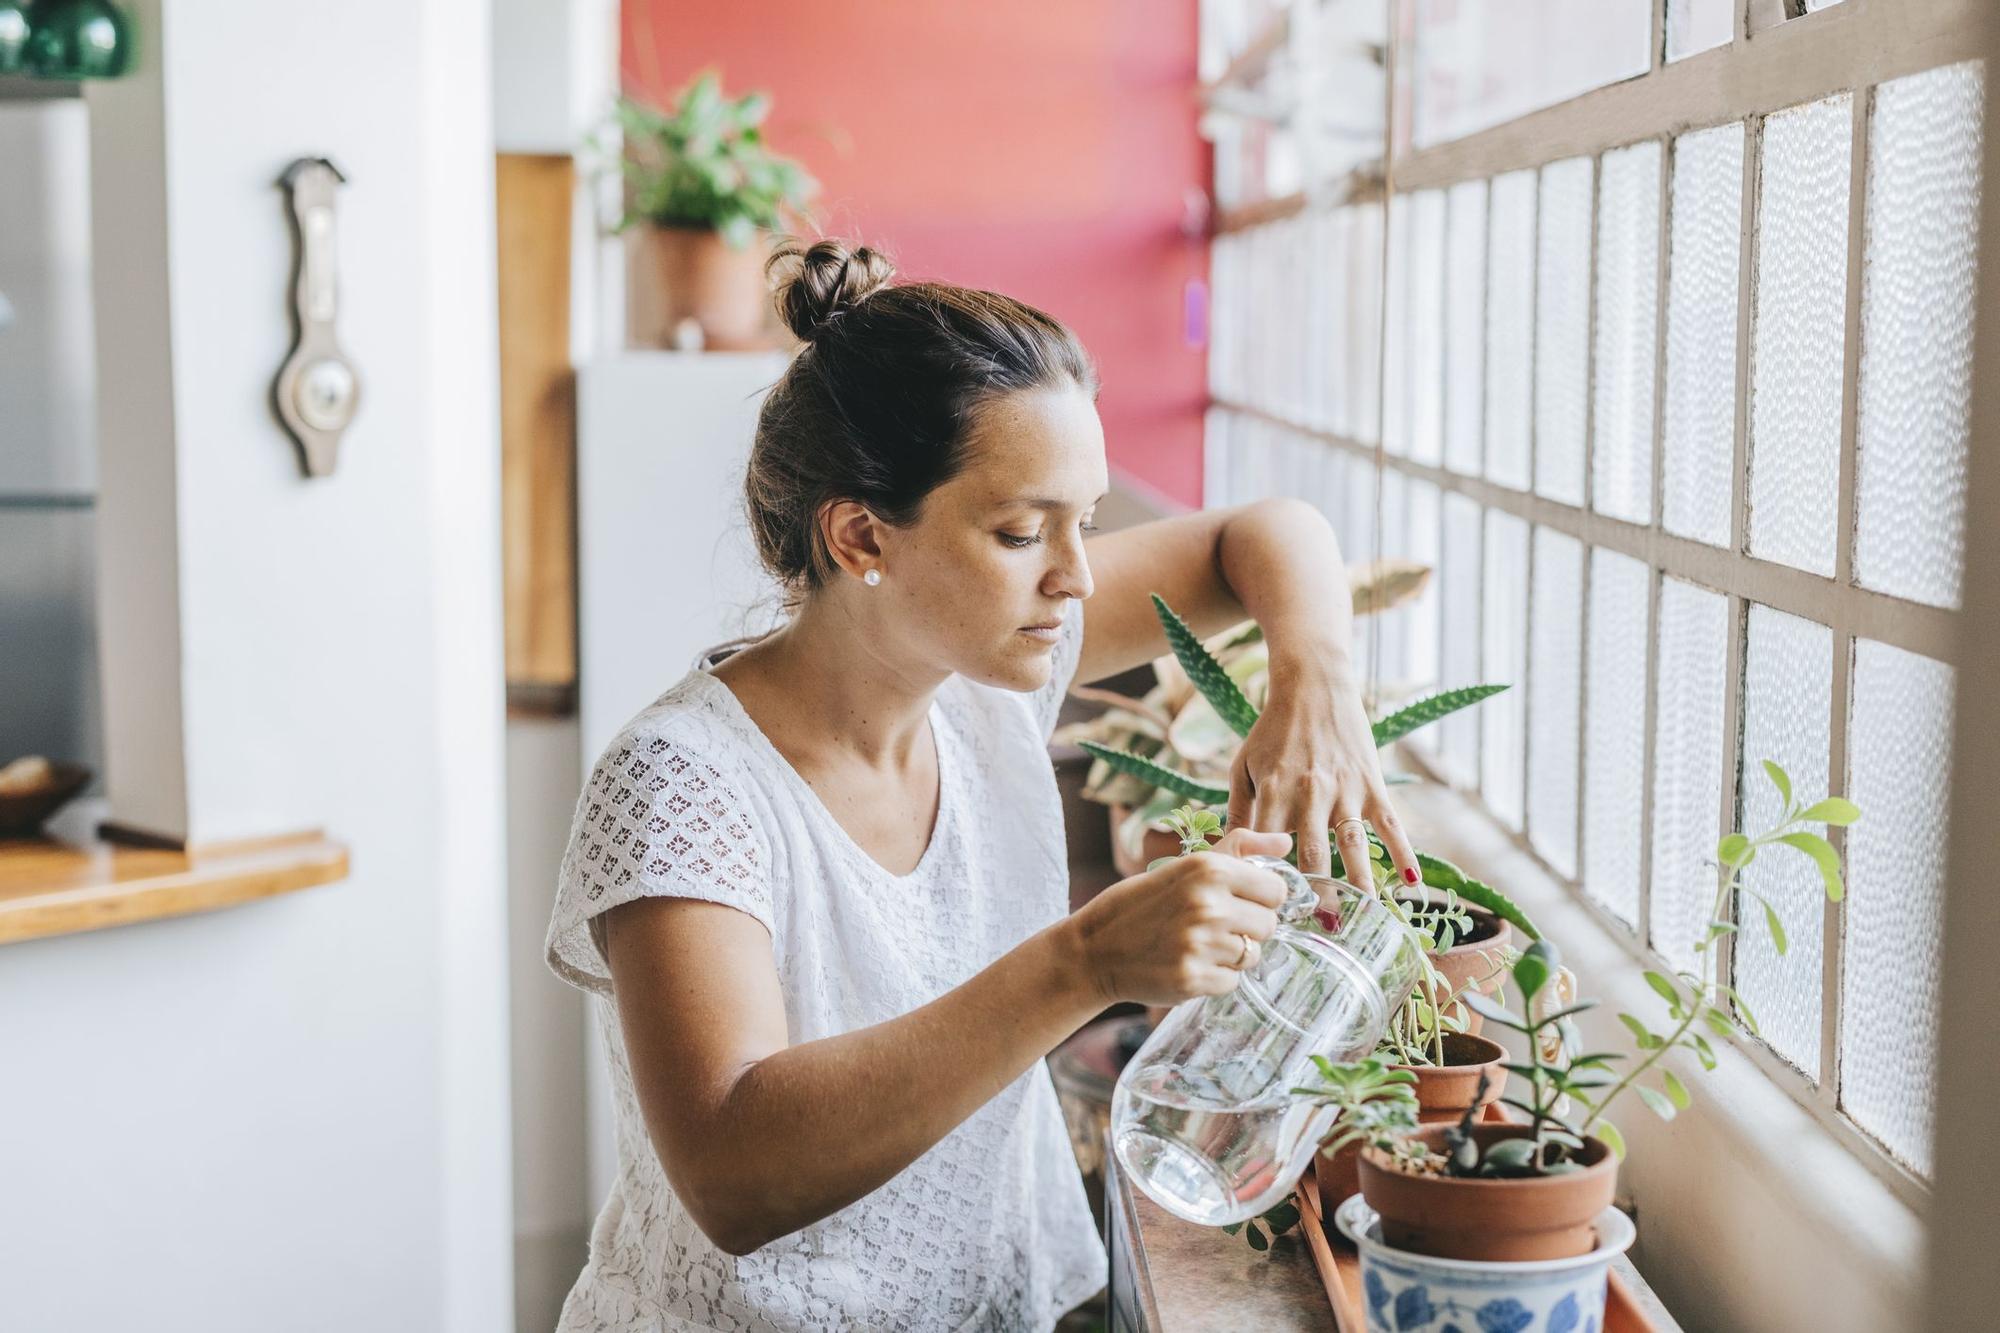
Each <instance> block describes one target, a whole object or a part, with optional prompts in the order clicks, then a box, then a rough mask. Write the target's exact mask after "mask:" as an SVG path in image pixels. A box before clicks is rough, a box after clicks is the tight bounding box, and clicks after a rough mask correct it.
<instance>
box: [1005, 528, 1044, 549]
mask: <svg viewBox="0 0 2000 1333" xmlns="http://www.w3.org/2000/svg"><path fill="white" fill-rule="evenodd" d="M1041 539H1042V534H1041V533H1039V532H1034V533H1030V534H1028V535H1027V536H1025V537H1022V536H1019V535H1017V534H1015V533H1012V532H1003V533H1001V534H1000V540H1001V541H1003V542H1005V543H1007V545H1009V546H1011V547H1013V548H1014V549H1015V550H1020V549H1021V548H1022V547H1024V546H1033V545H1034V544H1035V543H1036V542H1038V541H1040V540H1041Z"/></svg>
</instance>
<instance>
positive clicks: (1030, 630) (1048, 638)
mask: <svg viewBox="0 0 2000 1333" xmlns="http://www.w3.org/2000/svg"><path fill="white" fill-rule="evenodd" d="M1021 633H1023V634H1025V635H1027V636H1028V637H1029V638H1031V639H1034V640H1036V641H1037V642H1039V643H1054V642H1055V641H1056V640H1057V639H1058V638H1060V637H1061V636H1062V626H1061V625H1060V624H1055V625H1023V626H1021Z"/></svg>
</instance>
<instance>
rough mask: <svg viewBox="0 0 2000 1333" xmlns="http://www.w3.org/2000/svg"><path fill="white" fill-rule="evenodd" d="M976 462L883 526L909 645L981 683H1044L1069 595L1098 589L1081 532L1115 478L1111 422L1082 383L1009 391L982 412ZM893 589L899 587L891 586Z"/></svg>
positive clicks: (972, 458) (973, 443)
mask: <svg viewBox="0 0 2000 1333" xmlns="http://www.w3.org/2000/svg"><path fill="white" fill-rule="evenodd" d="M967 449H968V452H967V459H968V462H967V465H966V467H965V468H964V470H963V471H961V472H960V473H959V474H958V475H957V476H956V477H954V478H952V479H951V480H950V481H948V482H946V483H945V484H944V485H942V486H940V487H938V488H937V489H936V490H934V491H932V492H931V493H930V494H929V495H928V496H926V497H925V499H924V504H923V509H922V511H921V514H920V516H919V517H918V519H917V521H916V522H915V523H913V524H911V525H910V526H908V527H905V528H888V527H884V528H880V529H878V533H879V537H878V540H879V541H880V543H881V547H882V564H883V571H884V573H885V575H886V577H885V578H884V579H883V581H882V584H881V586H880V587H877V588H874V589H870V590H869V591H870V594H871V595H878V594H885V593H886V594H889V595H891V596H893V597H894V598H895V603H894V609H895V610H896V612H897V613H898V615H897V617H896V624H897V625H898V628H899V630H900V631H901V633H900V634H899V637H902V638H904V639H905V644H904V646H905V647H906V648H907V649H908V650H909V651H910V652H911V654H912V655H913V656H914V657H916V658H918V659H919V660H921V661H923V662H924V663H925V664H926V665H927V666H931V667H935V668H941V669H944V670H949V671H956V672H959V673H960V674H962V675H965V676H969V677H971V678H972V679H973V680H976V681H979V682H981V683H982V684H987V685H994V686H998V687H999V688H1001V689H1008V690H1032V689H1036V688H1039V687H1040V686H1041V685H1043V684H1045V683H1047V681H1048V678H1049V671H1050V662H1051V657H1052V650H1053V649H1054V647H1055V640H1056V632H1055V629H1054V628H1053V627H1054V625H1055V624H1056V622H1057V621H1059V620H1061V619H1062V618H1063V617H1064V616H1065V614H1071V612H1070V611H1069V603H1070V602H1071V601H1072V600H1077V599H1081V598H1085V597H1088V596H1090V590H1091V584H1090V569H1089V566H1088V564H1087V563H1086V562H1085V560H1084V554H1083V534H1084V532H1085V531H1086V529H1087V528H1088V526H1089V524H1090V521H1091V516H1092V514H1093V513H1094V512H1095V510H1096V508H1097V502H1098V501H1099V500H1101V499H1103V498H1104V493H1105V491H1106V489H1107V488H1108V487H1107V481H1106V474H1105V467H1104V428H1103V427H1102V425H1100V424H1099V422H1098V419H1097V408H1096V406H1095V405H1094V404H1093V403H1092V402H1091V400H1090V398H1089V396H1088V395H1086V394H1085V393H1084V391H1083V390H1082V389H1080V388H1075V387H1071V388H1066V389H1035V390H1025V391H1022V392H1019V393H1013V394H1008V395H1006V396H1005V397H1002V398H998V399H995V400H993V401H992V402H990V403H988V404H987V405H986V406H985V407H984V408H983V409H982V410H981V411H980V412H979V414H978V418H977V421H976V423H975V425H974V427H973V431H972V436H971V438H970V440H969V441H968V442H967ZM892 589H893V592H892V591H891V590H892Z"/></svg>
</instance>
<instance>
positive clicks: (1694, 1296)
mask: <svg viewBox="0 0 2000 1333" xmlns="http://www.w3.org/2000/svg"><path fill="white" fill-rule="evenodd" d="M1395 800H1396V805H1397V809H1398V811H1399V813H1400V814H1401V815H1402V816H1403V819H1404V822H1405V824H1406V825H1407V826H1408V829H1409V833H1410V837H1411V841H1412V842H1414V843H1415V844H1416V845H1417V846H1419V847H1422V848H1424V849H1425V850H1426V851H1430V852H1434V853H1436V854H1437V855H1440V856H1444V857H1448V858H1450V859H1451V860H1453V861H1455V862H1457V863H1458V864H1460V865H1463V866H1465V867H1466V868H1467V870H1468V871H1470V872H1472V873H1474V874H1476V875H1478V876H1479V877H1480V878H1481V879H1484V880H1487V881H1488V882H1490V883H1492V884H1494V885H1496V886H1497V887H1499V888H1501V889H1502V890H1503V891H1504V892H1506V893H1507V894H1508V895H1509V896H1510V897H1512V898H1513V899H1514V900H1515V901H1516V902H1518V903H1520V904H1521V906H1522V908H1523V909H1524V910H1526V911H1527V912H1528V914H1529V915H1530V916H1532V917H1534V919H1535V921H1536V923H1537V924H1538V925H1539V926H1541V928H1542V929H1543V930H1544V931H1545V932H1546V933H1547V934H1548V935H1549V936H1550V937H1551V938H1552V939H1554V940H1555V941H1556V942H1557V943H1558V944H1559V945H1560V946H1561V948H1562V951H1563V961H1564V962H1565V963H1566V964H1567V965H1568V966H1569V967H1570V968H1571V970H1572V971H1574V972H1575V973H1576V975H1577V979H1578V988H1579V991H1580V993H1581V995H1582V996H1583V997H1585V998H1590V999H1596V1000H1599V1001H1601V1002H1602V1003H1601V1005H1600V1007H1599V1008H1598V1009H1596V1010H1593V1011H1591V1012H1590V1013H1588V1014H1586V1015H1583V1016H1582V1022H1581V1023H1580V1026H1581V1027H1582V1028H1583V1030H1584V1042H1585V1045H1587V1046H1589V1047H1591V1048H1592V1049H1607V1050H1627V1049H1630V1044H1631V1043H1630V1034H1629V1033H1627V1032H1626V1031H1625V1029H1624V1027H1623V1026H1622V1025H1620V1024H1619V1023H1618V1021H1617V1018H1616V1015H1617V1013H1618V1011H1619V1010H1621V1009H1623V1010H1627V1011H1629V1012H1631V1013H1633V1014H1637V1015H1642V1016H1651V1015H1654V1014H1655V1013H1656V1011H1657V1010H1658V1009H1659V1007H1660V1000H1659V997H1657V996H1656V995H1654V994H1653V992H1652V991H1651V990H1650V989H1649V988H1648V987H1647V986H1646V984H1645V983H1644V981H1643V980H1642V978H1641V975H1640V974H1641V970H1642V967H1641V964H1640V963H1639V962H1638V960H1637V957H1636V955H1635V952H1634V945H1632V944H1630V943H1628V942H1627V941H1626V940H1624V939H1621V938H1619V937H1618V936H1617V935H1616V934H1614V933H1613V932H1612V931H1611V930H1610V929H1607V928H1606V926H1605V925H1604V924H1603V923H1602V922H1601V921H1600V920H1599V919H1598V917H1597V916H1596V915H1595V913H1594V912H1593V911H1592V910H1591V909H1590V908H1589V907H1587V906H1586V905H1584V904H1583V903H1581V902H1579V901H1578V900H1577V899H1576V898H1575V897H1574V896H1573V895H1572V894H1571V893H1570V891H1569V889H1568V888H1567V887H1566V886H1564V885H1563V884H1561V883H1559V882H1558V881H1557V880H1556V879H1555V878H1554V877H1552V876H1551V875H1550V874H1549V872H1548V871H1547V870H1546V869H1544V868H1543V867H1542V866H1541V864H1540V863H1539V862H1537V861H1536V860H1535V859H1534V858H1533V857H1532V856H1530V855H1529V854H1528V853H1526V852H1525V851H1523V850H1522V849H1521V848H1520V846H1519V845H1517V844H1516V842H1515V841H1514V838H1513V835H1511V834H1510V833H1508V832H1507V831H1506V830H1504V829H1503V828H1501V827H1500V826H1499V825H1498V824H1496V823H1495V822H1494V820H1493V819H1492V817H1491V816H1490V815H1488V814H1487V813H1486V812H1485V811H1484V810H1483V809H1482V808H1481V807H1479V806H1478V805H1476V804H1475V803H1473V802H1472V801H1470V800H1468V799H1466V798H1465V797H1464V796H1462V795H1460V794H1459V793H1457V792H1455V791H1452V790H1451V789H1449V788H1447V787H1444V786H1440V785H1437V784H1434V783H1430V782H1424V783H1421V784H1419V785H1416V786H1410V787H1398V788H1396V789H1395ZM1715 1049H1716V1056H1717V1060H1718V1065H1717V1068H1716V1069H1715V1070H1713V1071H1712V1072H1704V1071H1703V1070H1702V1069H1701V1067H1700V1065H1699V1064H1698V1063H1696V1061H1695V1060H1694V1059H1693V1058H1692V1057H1691V1056H1688V1057H1686V1058H1685V1059H1674V1058H1670V1059H1669V1060H1668V1062H1667V1063H1670V1064H1672V1065H1673V1066H1674V1072H1675V1073H1677V1074H1678V1075H1680V1077H1681V1079H1682V1081H1683V1082H1685V1083H1686V1084H1687V1085H1688V1088H1689V1089H1690V1091H1691V1092H1692V1093H1693V1094H1694V1104H1693V1106H1691V1107H1690V1108H1689V1109H1687V1110H1685V1111H1682V1112H1681V1113H1680V1114H1679V1115H1677V1116H1676V1117H1675V1118H1674V1120H1673V1121H1671V1122H1669V1123H1662V1122H1661V1121H1659V1120H1657V1119H1656V1118H1655V1117H1654V1116H1653V1115H1652V1114H1651V1113H1650V1112H1649V1111H1647V1110H1646V1108H1645V1107H1644V1106H1642V1105H1640V1104H1639V1103H1638V1102H1637V1101H1636V1099H1635V1100H1634V1101H1633V1102H1632V1104H1631V1105H1630V1106H1622V1108H1621V1109H1618V1110H1615V1111H1614V1118H1615V1119H1616V1120H1617V1121H1618V1126H1619V1128H1620V1129H1621V1130H1622V1131H1623V1132H1624V1135H1625V1138H1626V1140H1627V1143H1628V1145H1629V1147H1630V1156H1629V1158H1628V1159H1627V1161H1626V1163H1625V1165H1624V1166H1623V1168H1622V1169H1621V1171H1620V1176H1619V1187H1620V1192H1621V1193H1623V1194H1629V1195H1630V1196H1631V1199H1632V1202H1633V1203H1634V1205H1635V1206H1636V1211H1637V1214H1638V1218H1639V1243H1638V1245H1637V1246H1636V1247H1635V1249H1634V1250H1633V1258H1634V1261H1635V1262H1636V1263H1637V1265H1638V1267H1639V1269H1640V1271H1641V1272H1643V1273H1645V1274H1646V1276H1647V1279H1648V1280H1649V1281H1650V1282H1651V1284H1652V1285H1653V1287H1654V1288H1655V1289H1656V1290H1657V1291H1658V1292H1659V1294H1660V1296H1661V1297H1662V1298H1663V1299H1664V1300H1665V1301H1666V1302H1667V1304H1668V1306H1669V1308H1671V1309H1672V1310H1673V1311H1674V1312H1675V1314H1676V1315H1677V1317H1678V1318H1679V1319H1680V1320H1681V1321H1682V1322H1683V1323H1686V1324H1687V1325H1688V1326H1690V1327H1712V1328H1732V1329H1742V1330H1755V1329H1771V1330H1787V1329H1796V1328H1891V1327H1898V1326H1900V1325H1901V1323H1902V1322H1903V1320H1904V1319H1905V1318H1906V1317H1907V1313H1908V1311H1909V1310H1911V1309H1914V1308H1917V1305H1916V1302H1918V1300H1919V1298H1920V1295H1921V1290H1922V1277H1923V1250H1924V1224H1923V1220H1922V1218H1921V1217H1920V1216H1919V1214H1918V1212H1917V1211H1916V1209H1914V1208H1913V1207H1912V1206H1911V1204H1910V1203H1909V1202H1907V1201H1906V1200H1905V1198H1904V1197H1903V1195H1902V1193H1901V1192H1899V1191H1898V1189H1896V1188H1894V1187H1892V1186H1891V1185H1890V1184H1889V1183H1888V1182H1887V1181H1886V1180H1885V1179H1884V1178H1883V1176H1882V1175H1881V1174H1878V1167H1877V1165H1876V1164H1874V1163H1870V1162H1867V1161H1864V1160H1862V1158H1861V1157H1860V1156H1859V1155H1858V1154H1857V1153H1856V1152H1855V1151H1853V1150H1852V1149H1850V1147H1849V1146H1848V1144H1847V1143H1845V1142H1843V1141H1842V1138H1841V1136H1840V1135H1839V1134H1838V1133H1836V1132H1835V1130H1834V1129H1833V1128H1831V1127H1830V1126H1828V1125H1827V1124H1825V1123H1824V1122H1822V1121H1821V1120H1820V1118H1819V1114H1818V1113H1816V1112H1815V1111H1814V1110H1811V1109H1808V1108H1807V1107H1805V1106H1803V1105H1801V1104H1800V1103H1799V1101H1798V1100H1797V1099H1795V1098H1794V1097H1793V1096H1792V1095H1791V1094H1790V1093H1789V1092H1787V1091H1786V1090H1785V1089H1784V1088H1782V1087H1780V1086H1779V1085H1778V1084H1777V1083H1775V1082H1774V1081H1773V1080H1772V1079H1771V1077H1770V1076H1769V1075H1767V1074H1766V1073H1765V1072H1764V1071H1763V1070H1762V1069H1760V1068H1758V1066H1757V1064H1756V1062H1755V1061H1754V1060H1753V1059H1752V1058H1751V1056H1750V1055H1749V1054H1747V1053H1746V1052H1745V1051H1743V1050H1741V1049H1739V1048H1738V1047H1736V1046H1735V1045H1734V1044H1732V1043H1730V1042H1727V1041H1717V1042H1716V1043H1715ZM1682 1054H1684V1053H1679V1052H1677V1053H1676V1055H1677V1056H1680V1055H1682ZM1620 1100H1621V1103H1622V1102H1623V1100H1624V1099H1622V1098H1621V1099H1620ZM1892 1169H1893V1168H1889V1167H1887V1166H1886V1164H1884V1165H1882V1166H1881V1167H1880V1170H1882V1171H1890V1170H1892Z"/></svg>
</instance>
